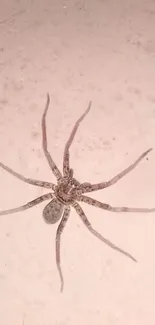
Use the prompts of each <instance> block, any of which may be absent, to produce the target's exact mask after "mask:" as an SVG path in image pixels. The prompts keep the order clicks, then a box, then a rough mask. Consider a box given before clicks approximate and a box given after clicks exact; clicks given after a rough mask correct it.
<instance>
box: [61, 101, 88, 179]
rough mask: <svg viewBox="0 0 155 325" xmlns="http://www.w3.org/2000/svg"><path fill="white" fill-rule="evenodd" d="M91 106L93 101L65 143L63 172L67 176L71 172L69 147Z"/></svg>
mask: <svg viewBox="0 0 155 325" xmlns="http://www.w3.org/2000/svg"><path fill="white" fill-rule="evenodd" d="M90 108H91V102H90V103H89V106H88V108H87V109H86V111H85V112H84V114H82V115H81V117H80V118H79V119H78V120H77V121H76V123H75V125H74V127H73V129H72V131H71V134H70V136H69V139H68V141H67V142H66V145H65V150H64V157H63V174H64V176H67V175H68V173H69V169H70V166H69V148H70V146H71V144H72V142H73V140H74V137H75V134H76V132H77V129H78V127H79V125H80V123H81V122H82V121H83V119H84V118H85V116H86V115H87V114H88V112H89V111H90Z"/></svg>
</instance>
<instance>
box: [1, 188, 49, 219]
mask: <svg viewBox="0 0 155 325" xmlns="http://www.w3.org/2000/svg"><path fill="white" fill-rule="evenodd" d="M51 198H53V195H52V194H51V193H48V194H44V195H42V196H40V197H38V198H37V199H35V200H33V201H30V202H28V203H26V204H24V205H22V206H20V207H18V208H14V209H9V210H4V211H0V216H4V215H6V214H11V213H16V212H20V211H24V210H27V209H30V208H32V207H34V206H35V205H37V204H39V203H42V202H43V201H45V200H50V199H51Z"/></svg>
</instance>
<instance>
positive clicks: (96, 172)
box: [0, 0, 155, 325]
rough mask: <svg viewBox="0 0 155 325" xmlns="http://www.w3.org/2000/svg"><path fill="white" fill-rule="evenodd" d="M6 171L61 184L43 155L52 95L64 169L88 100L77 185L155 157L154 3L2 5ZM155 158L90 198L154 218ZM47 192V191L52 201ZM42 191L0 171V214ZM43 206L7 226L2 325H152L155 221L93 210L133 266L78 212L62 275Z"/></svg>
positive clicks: (66, 241) (4, 221)
mask: <svg viewBox="0 0 155 325" xmlns="http://www.w3.org/2000/svg"><path fill="white" fill-rule="evenodd" d="M0 6H1V9H0V161H2V162H3V163H4V164H6V165H8V166H10V167H11V168H13V169H14V170H16V171H17V172H19V173H21V174H23V175H25V176H26V177H32V178H36V179H40V180H47V181H51V182H55V178H54V176H53V175H52V172H51V171H50V169H49V166H48V164H47V162H46V160H45V157H44V155H43V152H42V147H41V116H42V112H43V110H44V106H45V103H46V93H47V92H49V94H50V97H51V103H50V109H49V112H48V118H47V127H48V130H47V132H48V148H49V151H50V153H51V155H52V157H53V158H54V159H55V162H56V163H57V165H58V166H59V167H60V168H61V167H62V157H63V150H64V145H65V142H66V140H67V138H68V136H69V132H70V131H71V129H72V126H73V124H74V123H75V121H76V119H77V118H78V117H79V116H80V114H82V113H83V112H84V110H85V109H86V107H87V105H88V102H89V101H90V100H92V108H91V111H90V113H89V115H88V116H87V117H86V118H85V120H84V121H83V123H82V124H81V126H80V128H79V130H78V133H77V135H76V137H75V140H74V143H73V145H72V147H71V150H70V152H71V164H72V167H73V168H74V171H75V176H76V178H77V179H78V180H79V181H81V182H84V181H87V182H91V183H96V182H100V181H105V180H108V179H110V178H111V177H113V176H114V175H116V174H117V173H119V172H120V171H121V170H122V169H123V168H126V167H127V166H128V165H129V164H131V163H132V162H133V161H134V160H135V159H136V158H138V156H139V155H140V154H141V153H142V152H143V151H145V150H147V149H148V148H150V147H155V1H151V0H148V1H144V0H142V1H140V0H137V1H134V0H129V1H123V0H116V1H112V0H105V1H102V0H96V1H95V0H89V1H88V0H87V1H82V0H79V1H78V0H68V1H67V0H66V1H64V0H58V1H54V0H44V1H43V0H27V1H24V0H21V1H17V0H11V1H9V0H5V1H4V0H1V5H0ZM154 166H155V151H152V152H151V153H150V154H149V155H148V158H147V159H144V160H143V161H142V162H141V163H140V164H139V166H138V167H137V168H136V169H135V170H134V171H133V172H132V173H130V174H128V176H126V177H125V178H123V179H122V180H121V181H120V182H118V183H117V184H116V185H114V186H112V187H110V188H108V189H107V190H102V191H99V192H95V193H91V195H92V197H94V198H96V199H98V200H100V201H102V202H106V203H109V204H111V205H114V206H135V207H153V206H155V200H154V197H155V172H154ZM47 192H48V190H47ZM44 193H46V191H43V189H42V188H39V187H34V186H31V185H28V184H25V183H23V182H21V181H20V180H18V179H16V178H15V177H13V176H11V175H9V174H8V173H7V172H6V171H4V170H2V169H0V210H4V209H9V208H13V207H17V206H19V205H22V204H25V203H26V202H28V201H30V200H33V199H34V198H36V197H37V196H41V195H43V194H44ZM45 204H46V203H42V204H41V205H38V206H37V207H34V208H32V209H29V210H27V211H25V212H20V213H16V214H12V215H6V216H0V324H2V325H10V324H12V325H13V324H16V325H73V324H74V325H94V324H95V325H103V324H104V325H117V324H118V325H124V324H125V325H131V324H132V325H144V324H145V325H146V324H153V323H154V322H155V309H154V301H155V254H154V247H155V236H154V233H155V213H153V214H136V213H132V214H131V213H130V214H125V213H122V214H119V213H117V214H114V213H110V212H106V211H104V210H100V209H97V208H94V207H91V206H87V205H86V204H85V205H84V204H82V207H83V209H84V211H85V213H86V215H87V217H88V218H89V220H90V222H91V223H92V225H93V227H94V228H95V229H97V230H98V231H100V232H101V233H102V235H103V236H105V237H106V238H109V240H111V241H112V242H113V243H115V244H116V245H118V246H120V247H121V248H122V249H124V250H127V251H128V252H130V253H131V254H132V255H133V256H134V257H135V258H137V260H138V263H137V264H136V263H133V262H132V261H131V260H129V259H127V258H126V257H124V256H123V255H121V254H119V253H118V252H115V251H112V250H111V249H110V248H109V247H107V246H105V245H104V244H103V243H102V242H100V241H99V240H97V239H96V238H94V237H93V236H92V235H91V234H90V233H89V232H88V230H87V229H86V228H85V227H84V225H83V224H82V222H81V220H80V219H79V217H78V216H77V214H76V212H75V211H74V210H72V212H71V216H70V219H69V221H68V224H67V225H66V228H65V230H64V233H63V235H62V241H61V258H62V268H63V272H64V278H65V287H64V292H63V294H60V291H59V290H60V280H59V276H58V272H57V269H56V263H55V233H56V229H57V225H46V224H45V223H44V221H43V219H42V210H43V207H44V206H45Z"/></svg>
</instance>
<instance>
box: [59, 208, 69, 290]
mask: <svg viewBox="0 0 155 325" xmlns="http://www.w3.org/2000/svg"><path fill="white" fill-rule="evenodd" d="M69 214H70V207H69V206H67V207H66V208H65V210H64V213H63V216H62V219H61V222H60V224H59V226H58V229H57V233H56V265H57V269H58V272H59V276H60V281H61V292H62V291H63V287H64V278H63V274H62V269H61V258H60V239H61V234H62V232H63V229H64V228H65V225H66V222H67V220H68V218H69Z"/></svg>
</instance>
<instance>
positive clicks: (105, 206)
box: [78, 195, 155, 213]
mask: <svg viewBox="0 0 155 325" xmlns="http://www.w3.org/2000/svg"><path fill="white" fill-rule="evenodd" d="M78 201H81V202H85V203H88V204H90V205H93V206H94V207H97V208H100V209H103V210H108V211H111V212H135V213H136V212H137V213H151V212H155V208H130V207H112V206H111V205H109V204H106V203H102V202H99V201H97V200H95V199H92V198H90V197H88V196H85V195H82V196H81V197H79V198H78Z"/></svg>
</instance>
